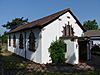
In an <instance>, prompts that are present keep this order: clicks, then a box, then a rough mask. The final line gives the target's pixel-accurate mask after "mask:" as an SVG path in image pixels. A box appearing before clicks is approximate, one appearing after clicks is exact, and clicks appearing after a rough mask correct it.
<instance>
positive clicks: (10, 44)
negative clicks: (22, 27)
mask: <svg viewBox="0 0 100 75" xmlns="http://www.w3.org/2000/svg"><path fill="white" fill-rule="evenodd" d="M9 46H11V36H10V35H9Z"/></svg>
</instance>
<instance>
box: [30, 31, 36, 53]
mask: <svg viewBox="0 0 100 75" xmlns="http://www.w3.org/2000/svg"><path fill="white" fill-rule="evenodd" d="M29 50H30V51H33V52H35V51H36V49H35V36H34V33H33V32H31V33H30V35H29Z"/></svg>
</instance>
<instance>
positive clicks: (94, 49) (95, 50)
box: [91, 45, 100, 55]
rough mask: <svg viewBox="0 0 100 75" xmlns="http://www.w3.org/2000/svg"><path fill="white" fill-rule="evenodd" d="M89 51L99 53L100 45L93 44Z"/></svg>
mask: <svg viewBox="0 0 100 75" xmlns="http://www.w3.org/2000/svg"><path fill="white" fill-rule="evenodd" d="M91 51H92V54H96V55H100V47H99V46H98V45H94V46H93V47H92V49H91Z"/></svg>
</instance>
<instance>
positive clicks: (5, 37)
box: [2, 32, 7, 43]
mask: <svg viewBox="0 0 100 75" xmlns="http://www.w3.org/2000/svg"><path fill="white" fill-rule="evenodd" d="M2 42H3V43H7V32H4V34H3V35H2Z"/></svg>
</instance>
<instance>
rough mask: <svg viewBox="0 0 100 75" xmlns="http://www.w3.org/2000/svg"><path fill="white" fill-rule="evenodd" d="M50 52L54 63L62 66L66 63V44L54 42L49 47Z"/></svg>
mask: <svg viewBox="0 0 100 75" xmlns="http://www.w3.org/2000/svg"><path fill="white" fill-rule="evenodd" d="M49 52H50V57H51V59H52V63H55V64H62V63H64V62H65V54H64V42H63V41H62V40H56V41H53V42H52V43H51V46H50V47H49Z"/></svg>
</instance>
